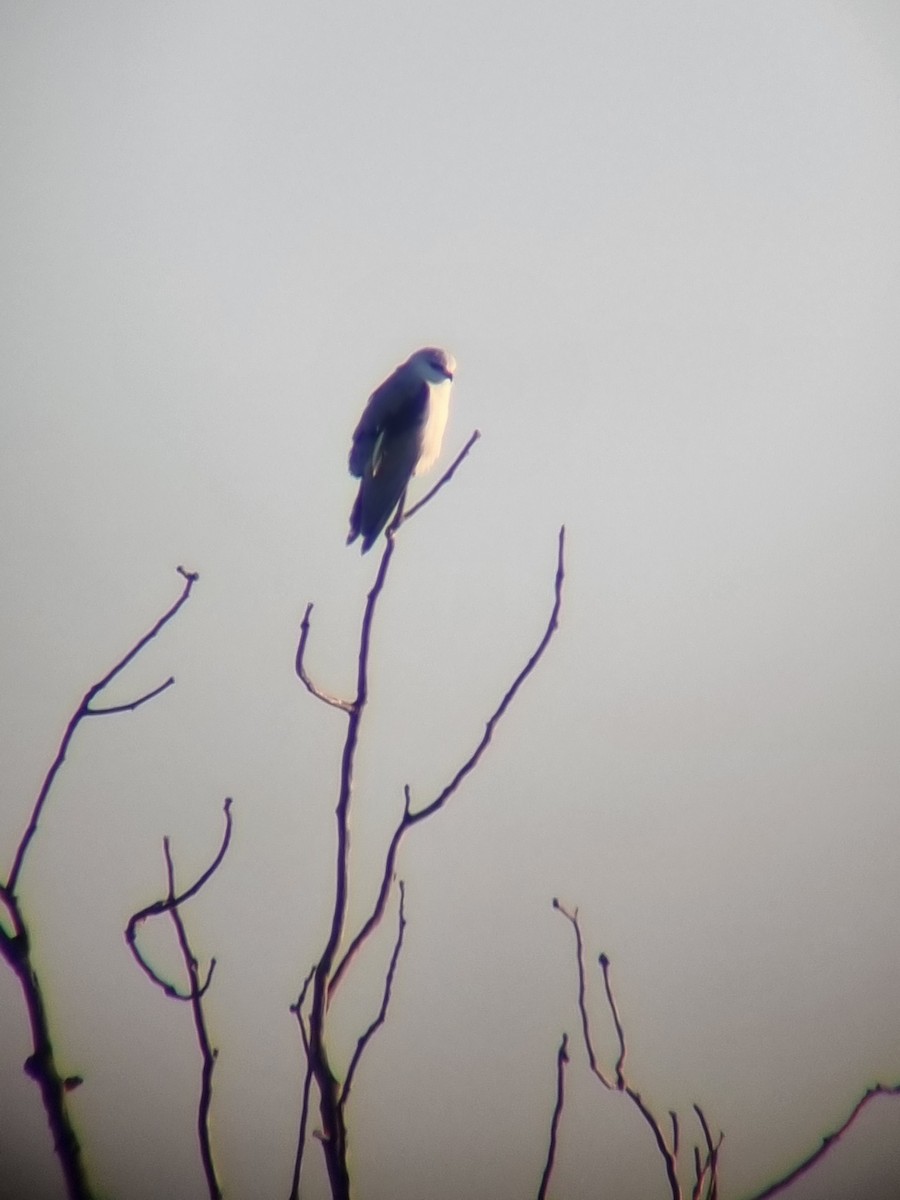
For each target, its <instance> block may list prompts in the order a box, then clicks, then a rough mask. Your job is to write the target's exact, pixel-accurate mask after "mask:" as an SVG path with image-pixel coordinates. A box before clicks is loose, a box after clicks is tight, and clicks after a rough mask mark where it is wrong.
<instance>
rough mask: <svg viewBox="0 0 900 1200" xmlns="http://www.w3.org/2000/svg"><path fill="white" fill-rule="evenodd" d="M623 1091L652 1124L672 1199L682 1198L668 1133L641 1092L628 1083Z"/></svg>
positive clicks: (678, 1199) (676, 1165)
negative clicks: (667, 1136)
mask: <svg viewBox="0 0 900 1200" xmlns="http://www.w3.org/2000/svg"><path fill="white" fill-rule="evenodd" d="M622 1092H623V1094H624V1095H626V1096H627V1097H628V1099H629V1100H630V1101H631V1102H632V1104H633V1105H634V1106H635V1108H636V1109H637V1110H638V1112H639V1113H640V1114H641V1116H642V1117H643V1118H644V1120H645V1121H646V1122H647V1124H648V1125H649V1126H650V1131H651V1132H652V1134H653V1137H654V1139H655V1141H656V1148H657V1149H658V1150H659V1153H660V1157H661V1158H662V1160H663V1163H664V1165H665V1168H666V1179H667V1181H668V1184H669V1191H670V1192H671V1193H672V1200H681V1184H680V1183H679V1182H678V1163H677V1161H676V1159H675V1155H674V1153H673V1151H672V1149H671V1147H670V1146H669V1143H668V1142H667V1141H666V1135H665V1134H664V1133H663V1131H662V1126H661V1125H660V1123H659V1121H657V1119H656V1117H655V1115H654V1113H653V1110H652V1109H651V1108H650V1107H649V1105H647V1104H646V1103H645V1102H644V1100H643V1097H642V1096H641V1094H640V1092H637V1091H635V1089H634V1088H633V1087H631V1085H630V1084H627V1083H626V1084H625V1087H624V1088H623V1089H622Z"/></svg>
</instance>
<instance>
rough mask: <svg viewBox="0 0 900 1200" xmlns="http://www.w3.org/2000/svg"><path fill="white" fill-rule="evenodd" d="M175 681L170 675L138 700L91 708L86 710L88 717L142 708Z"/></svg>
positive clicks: (110, 714)
mask: <svg viewBox="0 0 900 1200" xmlns="http://www.w3.org/2000/svg"><path fill="white" fill-rule="evenodd" d="M174 683H175V676H174V675H170V676H169V678H168V679H167V680H166V681H165V682H164V683H161V684H160V685H159V686H158V687H155V688H153V689H152V691H149V692H146V693H145V694H144V695H143V696H138V698H137V700H130V701H128V703H127V704H110V705H107V707H105V708H89V709H87V710H86V712H85V714H84V715H85V716H86V717H109V716H112V714H113V713H122V712H134V710H135V709H136V708H140V707H141V705H142V704H146V703H147V701H148V700H155V699H156V697H157V696H161V695H162V693H163V692H165V691H167V690H168V689H169V688H170V687H172V685H173V684H174Z"/></svg>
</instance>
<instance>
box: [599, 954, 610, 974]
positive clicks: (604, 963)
mask: <svg viewBox="0 0 900 1200" xmlns="http://www.w3.org/2000/svg"><path fill="white" fill-rule="evenodd" d="M597 962H598V963H599V964H600V966H601V967H602V968H603V970H604V971H605V970H606V968H607V967H608V966H609V955H607V954H599V955H598V956H597Z"/></svg>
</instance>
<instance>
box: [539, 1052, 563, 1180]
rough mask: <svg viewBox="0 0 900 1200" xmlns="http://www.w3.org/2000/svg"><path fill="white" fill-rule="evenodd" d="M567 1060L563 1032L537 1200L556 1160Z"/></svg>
mask: <svg viewBox="0 0 900 1200" xmlns="http://www.w3.org/2000/svg"><path fill="white" fill-rule="evenodd" d="M568 1061H569V1035H568V1034H567V1033H564V1034H563V1036H562V1041H561V1042H560V1044H559V1050H557V1052H556V1103H555V1104H554V1106H553V1116H552V1118H551V1120H550V1141H549V1143H548V1145H547V1161H546V1162H545V1163H544V1173H543V1175H541V1185H540V1187H539V1188H538V1194H537V1200H546V1196H547V1189H548V1188H549V1186H550V1176H551V1175H552V1174H553V1164H554V1162H555V1161H556V1142H557V1137H558V1135H559V1123H560V1120H561V1119H562V1113H563V1106H564V1105H565V1102H566V1065H567V1063H568Z"/></svg>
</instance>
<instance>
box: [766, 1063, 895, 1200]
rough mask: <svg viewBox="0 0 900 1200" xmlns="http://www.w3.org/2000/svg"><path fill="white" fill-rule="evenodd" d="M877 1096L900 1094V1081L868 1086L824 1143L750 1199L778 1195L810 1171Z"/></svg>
mask: <svg viewBox="0 0 900 1200" xmlns="http://www.w3.org/2000/svg"><path fill="white" fill-rule="evenodd" d="M876 1096H900V1083H893V1084H883V1083H876V1084H873V1085H872V1087H870V1088H867V1089H866V1090H865V1091H864V1092H863V1094H862V1095H861V1096H860V1098H859V1099H858V1100H857V1102H856V1103H855V1104H854V1106H853V1108H852V1109H851V1110H850V1113H849V1115H848V1116H847V1117H846V1118H845V1119H844V1120H843V1121H842V1122H841V1124H840V1125H838V1126H837V1128H836V1129H833V1130H832V1131H831V1133H826V1134H825V1136H824V1137H823V1138H822V1143H821V1145H820V1146H817V1147H816V1149H815V1150H813V1152H812V1153H811V1154H809V1155H807V1157H806V1158H804V1159H803V1161H802V1162H801V1163H798V1165H797V1166H796V1167H794V1168H793V1170H791V1171H789V1172H788V1173H787V1175H783V1176H782V1177H781V1179H776V1180H775V1182H774V1183H770V1184H769V1185H768V1187H765V1188H763V1190H762V1191H761V1192H754V1193H753V1195H752V1196H751V1197H749V1200H769V1197H770V1196H777V1195H778V1193H779V1192H783V1191H785V1189H786V1188H789V1187H790V1186H791V1184H792V1183H793V1182H794V1180H795V1179H799V1178H800V1177H801V1175H805V1174H806V1173H807V1171H810V1170H811V1169H812V1168H813V1167H814V1166H815V1165H816V1163H818V1162H819V1161H820V1160H821V1159H823V1158H824V1157H825V1155H826V1154H827V1153H828V1152H829V1150H831V1149H833V1147H834V1146H836V1145H837V1143H838V1142H839V1141H840V1140H841V1138H842V1137H843V1136H844V1134H845V1133H846V1132H847V1130H848V1129H849V1128H850V1127H851V1125H853V1123H854V1122H855V1121H856V1119H857V1117H858V1116H859V1115H860V1113H861V1112H862V1111H863V1109H864V1108H866V1106H867V1105H868V1104H869V1103H870V1102H871V1101H872V1100H874V1099H875V1097H876Z"/></svg>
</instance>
